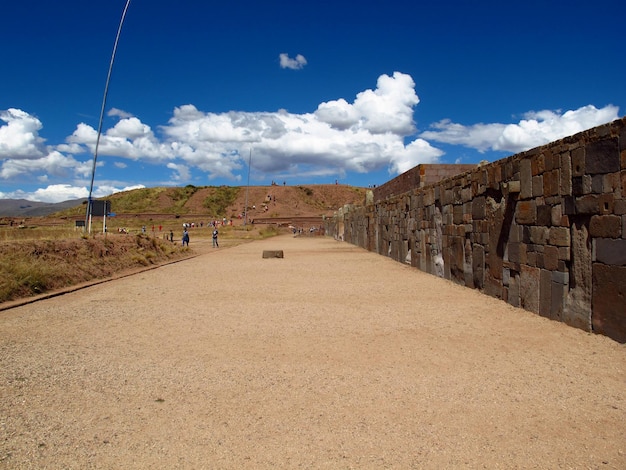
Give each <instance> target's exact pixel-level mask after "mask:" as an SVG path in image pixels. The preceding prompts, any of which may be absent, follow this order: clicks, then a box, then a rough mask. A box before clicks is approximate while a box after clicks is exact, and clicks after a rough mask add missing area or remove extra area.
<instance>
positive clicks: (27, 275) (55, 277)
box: [0, 234, 189, 302]
mask: <svg viewBox="0 0 626 470" xmlns="http://www.w3.org/2000/svg"><path fill="white" fill-rule="evenodd" d="M188 252H189V250H188V249H183V248H181V247H179V246H177V245H176V246H175V245H172V244H171V243H169V242H166V241H164V240H160V239H157V238H153V237H149V236H147V235H141V234H140V235H136V236H133V235H112V234H111V235H108V236H107V237H104V236H97V237H93V238H90V237H81V238H74V239H58V240H27V241H22V242H20V241H17V242H11V243H6V242H5V243H0V302H6V301H8V300H14V299H18V298H23V297H29V296H32V295H37V294H41V293H45V292H47V291H51V290H56V289H60V288H63V287H67V286H71V285H75V284H79V283H81V282H86V281H91V280H94V279H102V278H107V277H110V276H112V275H113V274H116V273H119V272H122V271H125V270H129V269H133V268H138V267H142V266H149V265H154V264H160V263H163V262H165V261H168V260H170V259H177V258H180V257H184V256H185V255H186V254H188Z"/></svg>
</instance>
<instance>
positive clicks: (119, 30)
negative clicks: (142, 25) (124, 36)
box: [85, 0, 130, 233]
mask: <svg viewBox="0 0 626 470" xmlns="http://www.w3.org/2000/svg"><path fill="white" fill-rule="evenodd" d="M128 5H130V0H126V6H125V7H124V12H123V13H122V18H121V19H120V24H119V26H118V28H117V35H116V36H115V44H114V45H113V53H112V54H111V62H110V64H109V73H108V74H107V80H106V83H105V85H104V96H103V97H102V108H101V109H100V121H99V122H98V136H97V137H96V148H95V150H94V153H93V165H92V167H91V185H90V186H89V197H88V198H87V212H86V214H85V226H87V221H89V220H90V216H91V211H92V200H91V196H92V194H93V181H94V178H95V177H96V163H97V161H98V146H99V145H100V135H102V120H103V119H104V109H105V107H106V102H107V94H108V93H109V82H110V81H111V72H112V71H113V62H114V61H115V53H116V51H117V43H118V42H119V40H120V34H121V33H122V25H123V24H124V18H126V11H127V10H128ZM88 233H91V225H90V226H89V231H88Z"/></svg>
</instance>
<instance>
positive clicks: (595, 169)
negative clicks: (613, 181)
mask: <svg viewBox="0 0 626 470" xmlns="http://www.w3.org/2000/svg"><path fill="white" fill-rule="evenodd" d="M619 170H620V154H619V143H618V140H617V137H614V138H612V139H604V140H598V141H596V142H591V143H590V144H588V145H587V147H586V149H585V172H586V173H589V174H597V173H612V172H615V171H619Z"/></svg>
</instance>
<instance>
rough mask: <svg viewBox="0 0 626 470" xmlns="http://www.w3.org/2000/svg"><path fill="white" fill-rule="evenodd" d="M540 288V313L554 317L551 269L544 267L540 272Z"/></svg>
mask: <svg viewBox="0 0 626 470" xmlns="http://www.w3.org/2000/svg"><path fill="white" fill-rule="evenodd" d="M539 285H540V289H539V315H541V316H542V317H547V318H553V316H552V276H551V274H550V271H548V270H547V269H542V270H541V274H540V284H539Z"/></svg>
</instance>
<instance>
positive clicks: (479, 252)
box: [472, 243, 485, 289]
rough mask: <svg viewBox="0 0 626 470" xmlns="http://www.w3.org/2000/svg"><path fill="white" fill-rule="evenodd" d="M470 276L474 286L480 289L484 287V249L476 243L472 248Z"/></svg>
mask: <svg viewBox="0 0 626 470" xmlns="http://www.w3.org/2000/svg"><path fill="white" fill-rule="evenodd" d="M472 275H473V278H474V286H475V287H476V288H477V289H482V288H483V286H484V285H485V248H484V247H483V246H482V245H478V244H476V243H474V245H473V247H472Z"/></svg>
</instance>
